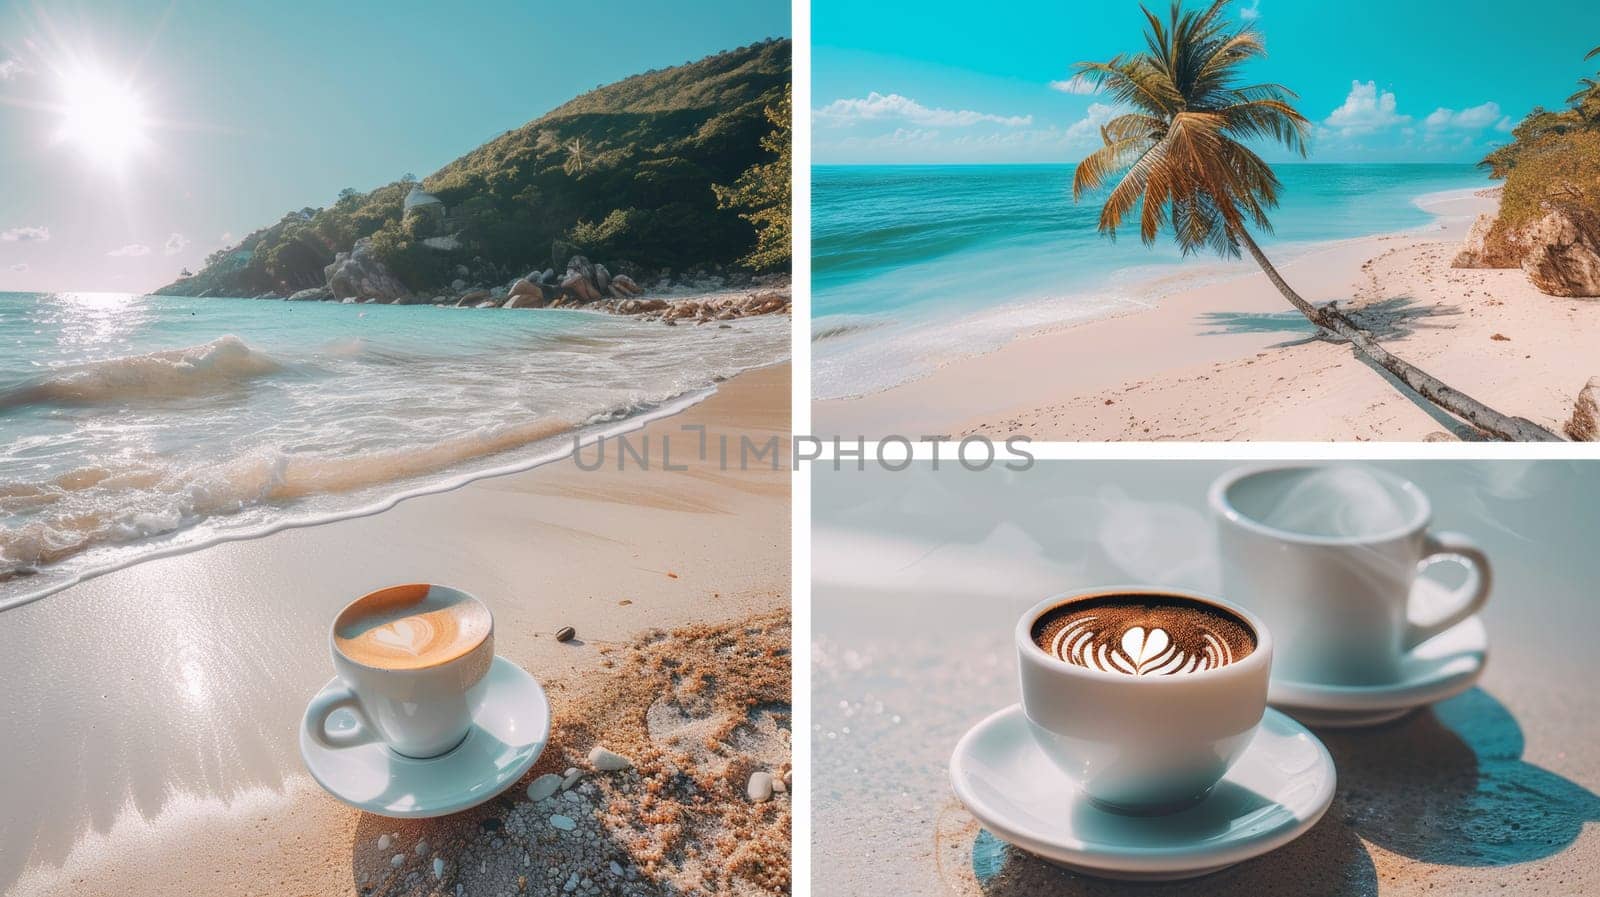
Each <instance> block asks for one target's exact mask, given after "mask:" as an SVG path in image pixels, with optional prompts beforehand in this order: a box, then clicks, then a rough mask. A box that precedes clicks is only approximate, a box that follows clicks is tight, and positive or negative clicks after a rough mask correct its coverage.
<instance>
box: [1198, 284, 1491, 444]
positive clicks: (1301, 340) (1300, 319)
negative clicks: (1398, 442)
mask: <svg viewBox="0 0 1600 897" xmlns="http://www.w3.org/2000/svg"><path fill="white" fill-rule="evenodd" d="M1459 314H1461V312H1460V311H1459V310H1457V309H1450V308H1441V307H1439V306H1436V305H1427V306H1424V305H1421V304H1419V303H1418V301H1417V300H1416V299H1414V298H1412V297H1409V296H1395V297H1392V298H1389V299H1384V300H1382V301H1380V302H1374V303H1370V304H1368V305H1365V306H1362V307H1361V309H1360V310H1358V311H1352V312H1349V313H1348V315H1349V317H1350V319H1351V320H1352V321H1354V322H1356V323H1357V324H1358V325H1359V326H1360V327H1362V328H1363V329H1365V330H1367V331H1368V332H1369V333H1370V334H1371V335H1372V337H1373V338H1374V339H1379V340H1385V341H1395V340H1403V339H1405V338H1406V337H1408V336H1410V335H1412V334H1413V333H1416V332H1417V331H1419V330H1437V329H1444V328H1446V327H1448V326H1450V325H1449V323H1448V322H1446V321H1437V320H1435V319H1438V318H1446V317H1451V316H1454V315H1459ZM1199 320H1200V322H1201V324H1202V326H1204V327H1205V328H1207V329H1205V330H1202V331H1201V333H1200V335H1201V336H1223V335H1227V334H1239V333H1288V334H1298V336H1296V337H1294V338H1292V339H1287V340H1284V341H1283V342H1280V343H1274V344H1272V345H1271V346H1269V347H1268V348H1271V349H1286V348H1289V347H1291V346H1300V345H1305V344H1306V343H1314V342H1316V341H1318V340H1321V339H1329V335H1328V334H1326V333H1318V332H1317V329H1316V327H1314V326H1313V325H1312V324H1311V323H1310V322H1309V321H1307V320H1306V319H1305V317H1304V316H1303V315H1301V314H1300V313H1299V312H1294V311H1284V312H1207V313H1205V314H1203V315H1201V316H1200V318H1199ZM1331 341H1333V342H1345V341H1344V340H1338V339H1334V340H1331ZM1354 356H1355V359H1356V360H1357V361H1359V362H1361V363H1362V364H1364V365H1366V366H1367V367H1368V368H1371V369H1372V372H1373V373H1375V374H1377V375H1378V376H1380V377H1382V378H1383V379H1384V380H1386V381H1388V383H1389V385H1390V386H1391V387H1393V388H1394V390H1395V392H1397V393H1399V394H1400V395H1401V396H1402V397H1404V398H1405V399H1406V400H1407V401H1409V402H1411V404H1412V405H1414V406H1416V408H1417V410H1419V411H1421V412H1423V413H1424V414H1426V415H1428V416H1429V417H1430V418H1432V419H1433V422H1434V423H1436V424H1438V425H1439V428H1440V429H1442V430H1444V431H1445V432H1447V433H1450V434H1451V435H1453V436H1455V437H1456V438H1457V439H1460V440H1462V441H1463V442H1477V441H1481V440H1483V439H1484V438H1485V437H1484V434H1483V433H1481V432H1479V431H1478V430H1477V429H1476V428H1474V427H1473V426H1471V425H1470V424H1467V423H1465V422H1463V421H1461V420H1459V419H1458V418H1456V417H1454V416H1452V415H1451V414H1450V413H1448V412H1446V411H1445V410H1444V409H1443V408H1440V407H1439V406H1438V405H1436V404H1435V403H1433V402H1431V401H1429V400H1428V399H1426V398H1424V397H1423V396H1422V395H1420V394H1418V393H1417V391H1416V390H1415V389H1413V388H1412V387H1411V386H1410V384H1408V383H1406V382H1405V381H1403V380H1401V379H1400V378H1399V377H1397V376H1395V375H1394V374H1393V373H1392V372H1391V371H1389V370H1387V369H1385V368H1384V367H1383V366H1382V365H1380V364H1378V363H1376V362H1374V361H1373V360H1372V359H1370V358H1368V357H1366V356H1364V355H1362V354H1361V353H1359V352H1357V353H1354Z"/></svg>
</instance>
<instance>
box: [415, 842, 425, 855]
mask: <svg viewBox="0 0 1600 897" xmlns="http://www.w3.org/2000/svg"><path fill="white" fill-rule="evenodd" d="M416 851H417V856H419V857H425V856H427V855H428V842H426V841H418V842H417V847H416Z"/></svg>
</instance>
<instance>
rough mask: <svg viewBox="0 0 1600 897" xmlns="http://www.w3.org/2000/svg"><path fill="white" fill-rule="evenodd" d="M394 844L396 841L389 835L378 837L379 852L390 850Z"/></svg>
mask: <svg viewBox="0 0 1600 897" xmlns="http://www.w3.org/2000/svg"><path fill="white" fill-rule="evenodd" d="M393 843H394V839H393V838H391V837H389V836H388V835H379V836H378V849H379V850H388V849H389V845H390V844H393Z"/></svg>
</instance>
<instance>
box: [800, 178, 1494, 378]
mask: <svg viewBox="0 0 1600 897" xmlns="http://www.w3.org/2000/svg"><path fill="white" fill-rule="evenodd" d="M1072 171H1073V169H1072V166H1070V165H982V166H978V165H964V166H818V167H816V168H813V169H812V199H811V214H812V224H811V248H812V260H811V270H812V323H811V328H812V389H813V392H814V397H815V398H841V397H847V396H856V395H864V394H869V393H872V392H877V391H880V390H884V389H888V388H890V387H892V386H895V385H897V384H900V383H904V382H907V381H909V380H913V379H916V378H917V377H919V376H922V375H924V374H926V373H927V372H929V371H930V370H932V369H933V368H934V367H936V366H938V364H940V363H941V362H942V361H945V360H948V359H950V358H951V357H956V356H960V355H963V354H976V353H981V352H985V351H990V350H992V349H995V348H998V347H999V346H1001V345H1003V344H1004V343H1006V342H1008V341H1009V340H1011V339H1014V338H1016V337H1018V336H1021V335H1025V334H1027V333H1030V332H1035V331H1038V330H1042V329H1048V328H1052V327H1058V326H1065V325H1070V324H1071V323H1073V322H1074V321H1081V320H1084V319H1089V318H1096V317H1103V316H1105V315H1109V314H1116V313H1118V312H1122V311H1127V310H1130V309H1136V308H1138V307H1141V306H1147V305H1150V304H1152V303H1153V302H1154V300H1155V299H1156V298H1158V291H1157V290H1156V289H1154V288H1153V284H1154V282H1155V281H1157V280H1158V279H1159V280H1161V282H1162V283H1163V284H1166V283H1169V282H1170V279H1171V275H1173V274H1176V273H1179V272H1180V270H1181V271H1182V273H1183V274H1184V275H1185V276H1186V277H1187V276H1189V275H1191V274H1192V276H1193V278H1194V279H1195V280H1199V279H1202V278H1206V277H1209V276H1225V275H1227V274H1229V273H1233V272H1242V271H1246V270H1250V269H1252V268H1253V263H1251V262H1249V261H1244V262H1234V263H1225V262H1221V261H1219V260H1218V259H1216V258H1214V257H1207V256H1198V257H1191V258H1189V259H1184V258H1183V257H1182V254H1181V253H1180V252H1179V251H1178V250H1177V248H1176V247H1175V246H1174V245H1173V244H1172V242H1171V239H1170V237H1163V238H1162V239H1161V240H1160V241H1159V242H1158V243H1157V244H1156V246H1154V247H1153V248H1152V247H1146V246H1145V245H1144V244H1143V243H1141V242H1140V240H1139V238H1138V230H1137V227H1135V228H1134V229H1133V230H1132V231H1123V232H1121V233H1120V234H1119V236H1118V237H1117V239H1116V240H1114V241H1113V240H1112V239H1110V238H1107V237H1104V236H1101V235H1100V233H1099V232H1098V230H1097V227H1096V225H1097V223H1098V218H1099V205H1098V203H1096V202H1095V201H1093V199H1089V198H1086V199H1085V201H1084V202H1082V203H1080V204H1075V203H1074V202H1073V201H1072ZM1277 171H1278V174H1279V177H1280V179H1281V180H1282V182H1283V192H1282V196H1281V197H1280V200H1281V203H1280V207H1279V208H1278V209H1277V210H1276V212H1274V213H1273V215H1272V221H1273V225H1274V230H1273V233H1271V234H1267V235H1260V237H1259V240H1260V242H1261V243H1262V244H1263V246H1265V247H1267V248H1269V250H1270V251H1271V252H1272V253H1273V255H1274V256H1275V258H1276V259H1278V260H1287V259H1290V258H1293V257H1294V256H1295V255H1296V254H1298V253H1301V252H1304V251H1307V250H1309V249H1311V248H1314V247H1316V246H1317V245H1319V244H1324V243H1327V242H1331V241H1338V240H1345V239H1350V238H1355V237H1364V236H1370V235H1373V234H1380V233H1391V232H1397V231H1410V230H1418V229H1425V228H1428V227H1430V226H1432V225H1433V224H1434V222H1435V217H1434V216H1433V215H1432V214H1431V213H1430V212H1429V210H1428V206H1429V201H1430V199H1432V198H1434V197H1438V196H1440V195H1441V194H1453V193H1456V192H1459V191H1464V190H1466V191H1470V190H1474V189H1483V188H1485V187H1489V186H1492V184H1491V182H1490V181H1489V180H1488V179H1487V178H1486V176H1485V175H1484V174H1483V173H1482V172H1481V171H1480V170H1479V169H1477V168H1476V167H1474V166H1472V165H1387V164H1386V165H1351V164H1340V165H1331V164H1294V165H1282V166H1279V167H1278V169H1277ZM1180 265H1182V266H1183V268H1182V269H1180V268H1179V266H1180Z"/></svg>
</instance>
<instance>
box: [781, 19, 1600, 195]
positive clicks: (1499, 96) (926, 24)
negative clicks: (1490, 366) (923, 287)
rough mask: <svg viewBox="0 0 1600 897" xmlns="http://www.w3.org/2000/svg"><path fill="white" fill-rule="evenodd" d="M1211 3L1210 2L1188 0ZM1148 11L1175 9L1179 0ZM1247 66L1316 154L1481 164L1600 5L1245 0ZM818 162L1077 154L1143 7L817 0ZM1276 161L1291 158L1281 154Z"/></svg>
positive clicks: (1083, 150)
mask: <svg viewBox="0 0 1600 897" xmlns="http://www.w3.org/2000/svg"><path fill="white" fill-rule="evenodd" d="M1191 5H1193V6H1198V5H1199V0H1191ZM1152 8H1156V9H1159V10H1160V11H1161V12H1162V13H1163V14H1165V11H1166V8H1167V3H1166V2H1164V0H1157V2H1156V3H1155V5H1153V7H1152ZM1232 10H1233V12H1232V14H1233V15H1234V16H1235V17H1236V18H1241V19H1243V18H1248V19H1251V20H1253V21H1254V22H1255V23H1256V24H1257V25H1258V26H1259V27H1260V28H1261V30H1262V31H1263V33H1264V34H1265V36H1266V45H1267V52H1268V54H1269V55H1268V58H1267V59H1266V60H1264V61H1262V62H1261V63H1259V64H1258V65H1257V66H1255V67H1254V69H1253V71H1251V72H1250V76H1251V77H1252V79H1254V80H1259V81H1277V82H1280V83H1283V84H1285V85H1287V86H1288V87H1290V88H1291V89H1292V90H1294V91H1295V92H1296V93H1298V94H1299V95H1300V101H1299V108H1300V111H1301V112H1302V113H1303V114H1305V115H1306V117H1307V118H1310V119H1312V120H1313V121H1315V122H1316V123H1317V124H1318V128H1317V136H1316V141H1315V144H1314V147H1313V154H1312V159H1313V161H1322V162H1354V161H1373V162H1378V161H1404V162H1475V161H1477V160H1478V159H1480V158H1482V157H1483V155H1484V153H1485V152H1486V151H1487V150H1488V149H1489V148H1491V147H1492V146H1494V145H1496V144H1498V143H1501V142H1504V141H1505V140H1506V139H1507V137H1508V135H1507V134H1506V131H1507V130H1509V128H1510V126H1511V125H1512V124H1514V123H1515V122H1516V121H1517V120H1519V119H1520V118H1521V117H1522V116H1524V115H1526V114H1527V113H1528V111H1529V110H1530V109H1531V108H1532V107H1533V106H1535V105H1537V104H1543V105H1545V106H1547V107H1548V106H1559V105H1561V104H1562V100H1563V98H1564V97H1566V96H1567V95H1569V94H1570V93H1571V92H1572V91H1573V90H1574V89H1575V82H1576V80H1577V79H1578V78H1579V77H1580V76H1582V75H1585V74H1592V73H1593V72H1594V70H1595V69H1596V68H1600V63H1597V62H1594V61H1590V62H1587V63H1586V62H1584V61H1583V55H1584V53H1586V52H1587V51H1588V50H1590V49H1591V48H1593V47H1594V46H1596V45H1597V44H1600V3H1597V2H1595V0H1518V2H1516V3H1513V4H1507V3H1505V2H1503V0H1494V2H1489V0H1340V2H1337V3H1333V2H1322V3H1312V2H1307V0H1236V2H1235V3H1234V4H1233V7H1232ZM811 22H812V40H813V44H814V48H813V54H812V100H813V104H814V107H815V108H814V109H813V138H812V149H813V161H814V162H816V163H819V164H826V163H860V162H880V163H894V162H901V163H929V162H971V163H1003V162H1061V161H1076V160H1078V159H1080V158H1082V157H1083V156H1084V155H1086V154H1087V153H1088V152H1089V151H1091V150H1092V149H1093V148H1094V147H1095V146H1096V145H1097V143H1098V127H1097V126H1098V124H1099V122H1100V121H1103V120H1105V119H1106V118H1107V117H1108V116H1110V115H1112V114H1114V111H1115V110H1112V109H1111V108H1109V107H1108V106H1107V105H1106V104H1105V103H1104V102H1101V101H1100V100H1099V98H1097V97H1096V96H1094V95H1092V94H1087V93H1083V92H1078V89H1077V86H1076V85H1072V84H1070V83H1068V78H1069V76H1070V71H1071V67H1072V64H1073V63H1075V62H1078V61H1081V60H1086V59H1087V60H1105V59H1109V58H1111V57H1112V56H1114V55H1116V54H1118V53H1121V52H1131V51H1137V50H1140V49H1142V48H1143V38H1142V25H1143V17H1142V16H1141V15H1140V13H1139V8H1138V4H1137V3H1135V2H1131V0H1102V2H1092V3H1091V2H1081V0H1074V2H1062V0H1053V2H1042V3H1040V2H1026V3H1014V2H1008V3H1004V4H990V5H987V6H982V7H975V6H973V5H972V4H971V3H970V2H961V3H952V2H948V0H918V2H901V0H878V2H873V3H856V2H844V0H815V2H814V3H813V4H812V12H811ZM1270 157H1271V158H1285V157H1284V156H1283V154H1281V153H1278V154H1271V155H1270Z"/></svg>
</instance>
